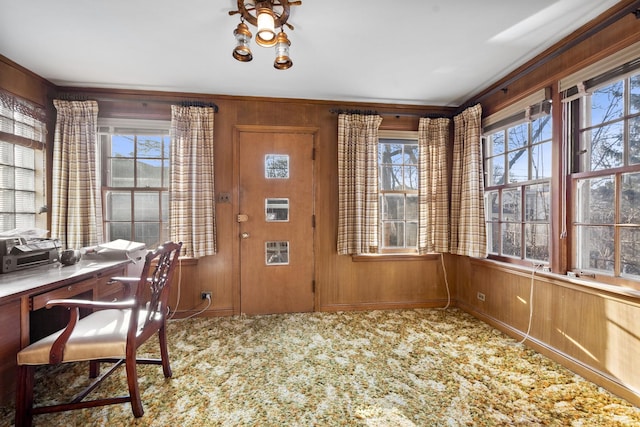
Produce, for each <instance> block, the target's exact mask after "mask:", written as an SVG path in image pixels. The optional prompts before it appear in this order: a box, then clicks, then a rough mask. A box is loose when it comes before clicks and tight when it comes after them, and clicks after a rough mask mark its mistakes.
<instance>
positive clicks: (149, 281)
mask: <svg viewBox="0 0 640 427" xmlns="http://www.w3.org/2000/svg"><path fill="white" fill-rule="evenodd" d="M181 248H182V243H173V242H167V243H165V244H163V245H162V246H160V247H159V248H158V249H156V250H155V251H153V252H149V253H148V254H147V256H146V258H145V264H144V267H143V268H142V273H141V276H140V277H136V278H130V277H117V278H113V280H116V281H119V282H121V283H123V284H124V287H125V291H126V292H128V297H127V298H129V296H130V295H131V293H130V291H131V287H132V285H133V286H136V285H137V287H136V289H135V295H134V297H133V298H130V299H126V298H125V300H124V301H122V302H100V301H86V300H73V299H67V300H52V301H49V302H48V303H47V307H48V308H49V307H54V306H63V307H67V308H68V309H69V313H70V315H69V323H68V324H67V326H66V328H65V329H63V330H61V331H58V332H56V333H54V334H52V335H49V336H48V337H45V338H43V339H41V340H39V341H37V342H35V343H33V344H31V345H29V346H28V347H26V348H24V349H23V350H21V351H20V352H19V353H18V379H17V381H18V384H17V387H16V426H30V425H31V423H32V419H33V415H37V414H43V413H49V412H60V411H68V410H74V409H81V408H89V407H95V406H103V405H112V404H116V403H124V402H131V409H132V411H133V415H134V416H135V417H141V416H142V415H143V413H144V409H143V408H142V402H141V400H140V390H139V388H138V375H137V369H136V364H137V363H150V364H157V365H159V364H161V365H162V370H163V373H164V376H165V377H167V378H169V377H170V376H171V367H170V365H169V353H168V351H167V337H166V317H167V314H168V312H169V307H168V305H167V301H168V298H169V285H170V283H171V277H172V275H173V271H174V269H175V266H176V264H177V262H178V257H179V255H180V249H181ZM81 308H89V309H92V310H93V312H92V313H91V314H89V315H88V316H86V317H83V318H82V319H80V312H79V309H81ZM156 332H157V333H158V337H159V341H160V355H161V358H160V359H138V358H136V351H137V349H138V347H140V345H142V343H144V342H145V341H146V340H147V339H149V338H150V337H151V336H153V335H154V334H155V333H156ZM78 361H89V362H90V363H89V367H90V368H89V376H90V377H91V378H95V380H94V381H92V382H91V384H90V385H89V386H88V387H87V388H86V389H85V390H84V391H82V392H81V393H79V394H78V395H76V396H75V397H74V398H73V399H72V400H71V401H70V402H68V403H62V404H57V405H50V406H40V407H34V406H33V403H34V402H33V385H34V371H35V367H36V366H37V365H56V364H60V363H67V362H78ZM100 362H111V363H114V365H113V367H111V368H110V369H108V370H107V371H106V372H104V373H103V374H102V375H100V376H98V374H99V371H100V367H99V364H100ZM123 363H124V365H125V367H126V372H127V383H128V386H129V395H128V396H124V397H112V398H104V399H96V400H87V401H85V400H84V399H85V397H87V395H88V394H89V393H91V391H93V390H94V389H95V388H96V387H97V386H98V385H99V384H100V382H102V380H104V379H105V378H107V377H108V376H109V375H110V374H111V373H113V372H114V370H115V369H116V368H117V367H118V366H120V365H122V364H123Z"/></svg>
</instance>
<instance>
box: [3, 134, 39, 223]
mask: <svg viewBox="0 0 640 427" xmlns="http://www.w3.org/2000/svg"><path fill="white" fill-rule="evenodd" d="M35 158H36V153H35V150H34V149H33V148H28V147H22V146H20V145H16V144H11V143H9V142H5V141H0V231H9V230H13V229H16V228H21V229H24V228H34V227H35V226H36V178H35V177H36V160H35Z"/></svg>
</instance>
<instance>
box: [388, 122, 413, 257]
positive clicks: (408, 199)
mask: <svg viewBox="0 0 640 427" xmlns="http://www.w3.org/2000/svg"><path fill="white" fill-rule="evenodd" d="M378 168H379V169H378V180H379V185H378V192H379V194H380V196H379V197H380V242H381V249H382V251H383V252H385V251H386V252H415V251H416V248H417V243H418V182H419V181H418V136H417V133H415V132H393V133H392V132H385V131H380V134H379V144H378Z"/></svg>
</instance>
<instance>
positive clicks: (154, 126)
mask: <svg viewBox="0 0 640 427" xmlns="http://www.w3.org/2000/svg"><path fill="white" fill-rule="evenodd" d="M169 130H170V122H169V121H166V120H136V119H100V120H99V121H98V135H99V144H100V145H99V147H100V156H97V161H98V162H99V164H98V170H101V171H102V173H101V177H100V182H99V185H100V191H101V194H102V206H103V227H104V236H105V239H106V240H114V239H117V238H122V239H125V240H133V241H138V242H142V243H146V244H147V246H148V247H156V246H158V245H159V244H161V243H162V242H163V241H166V240H168V239H169V235H168V232H169V212H168V210H169V178H168V177H169V174H168V173H166V174H165V175H163V174H162V173H161V176H162V178H161V180H162V185H161V186H160V187H147V186H142V185H138V183H137V182H135V180H136V178H138V177H139V175H137V173H138V172H137V169H138V168H137V167H136V166H135V165H136V164H138V162H139V160H144V159H145V157H144V156H139V155H138V154H137V153H134V156H132V157H127V159H131V160H132V162H134V171H132V173H133V175H132V176H133V178H134V183H133V185H132V186H109V182H110V181H111V178H112V176H111V169H110V167H109V162H110V159H111V158H112V157H111V153H110V152H109V148H110V140H111V136H112V135H132V136H133V135H137V136H140V137H144V136H151V135H153V136H164V137H165V140H166V142H167V146H166V148H165V152H164V153H163V154H162V155H161V157H158V158H157V157H155V156H154V157H153V159H152V160H156V159H158V160H160V161H161V164H163V165H164V164H166V165H167V166H169V156H170V153H169V150H170V137H169ZM116 193H122V194H121V196H122V195H124V193H128V194H129V196H130V198H129V203H130V205H129V206H130V210H131V211H130V216H129V218H128V219H121V220H118V219H116V218H115V217H117V215H114V211H112V210H111V207H112V203H111V196H113V195H115V194H116ZM145 194H146V195H150V196H151V197H153V195H157V201H158V215H157V220H156V219H153V220H146V221H136V218H135V206H136V200H137V197H144V195H145ZM125 198H126V196H125ZM138 203H140V201H139V200H138ZM117 223H120V224H123V225H124V224H129V226H130V233H129V235H128V236H126V235H125V234H126V233H124V234H118V233H115V234H114V233H112V232H111V231H112V226H115V225H116V224H117ZM145 224H146V225H151V226H153V224H157V226H158V236H157V240H156V241H150V240H149V239H147V238H146V237H145V236H146V234H145V233H144V232H143V231H142V228H144V225H145ZM141 227H142V228H141ZM125 228H126V227H125Z"/></svg>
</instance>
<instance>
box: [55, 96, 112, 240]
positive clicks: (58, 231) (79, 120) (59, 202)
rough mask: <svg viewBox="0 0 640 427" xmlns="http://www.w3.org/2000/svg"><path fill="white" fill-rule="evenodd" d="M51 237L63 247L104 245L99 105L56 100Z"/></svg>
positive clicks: (93, 102) (92, 102) (88, 102)
mask: <svg viewBox="0 0 640 427" xmlns="http://www.w3.org/2000/svg"><path fill="white" fill-rule="evenodd" d="M53 105H54V106H55V108H56V110H57V117H56V128H55V135H54V143H53V171H52V173H53V184H52V186H53V189H52V190H53V191H52V207H51V236H52V237H56V238H58V239H60V241H61V242H62V245H63V247H67V248H71V249H79V248H81V247H84V246H93V245H97V244H99V243H102V239H103V236H102V203H101V198H100V191H99V189H98V186H97V185H98V176H97V171H96V146H97V130H98V128H97V121H98V103H97V102H96V101H61V100H57V99H56V100H54V101H53Z"/></svg>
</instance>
